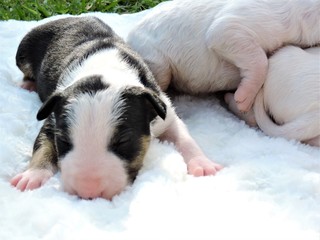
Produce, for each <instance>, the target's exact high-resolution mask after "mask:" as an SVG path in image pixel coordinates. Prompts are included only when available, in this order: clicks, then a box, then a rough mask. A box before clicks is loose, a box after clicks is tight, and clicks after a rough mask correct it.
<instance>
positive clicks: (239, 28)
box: [128, 0, 320, 112]
mask: <svg viewBox="0 0 320 240" xmlns="http://www.w3.org/2000/svg"><path fill="white" fill-rule="evenodd" d="M319 16H320V1H319V0H289V1H288V0H201V1H194V0H175V1H172V2H170V3H168V4H163V5H160V6H159V7H157V8H156V9H154V10H153V11H151V13H149V14H147V16H145V18H144V19H142V20H141V22H139V23H138V24H137V25H136V26H135V27H134V28H133V29H132V31H131V32H130V33H129V35H128V43H129V44H130V45H131V46H132V48H133V49H134V50H136V51H137V52H138V53H140V55H142V57H143V58H144V60H145V61H146V63H147V64H148V65H149V66H150V68H151V71H152V72H153V73H154V75H155V78H156V80H157V82H158V83H159V85H160V87H161V88H162V90H166V89H167V88H168V87H169V86H171V87H172V88H175V89H176V90H178V91H180V92H184V93H188V94H201V93H208V92H217V91H220V90H235V89H236V92H235V95H234V98H235V101H236V103H237V108H238V110H240V111H243V112H246V111H249V110H250V109H251V106H252V103H253V102H254V99H255V97H256V94H257V93H258V91H259V89H260V88H261V86H262V85H263V83H264V81H265V78H266V74H267V70H268V59H267V54H269V53H271V52H273V51H275V50H276V49H278V48H280V47H282V46H284V45H288V44H294V45H299V46H314V45H316V44H319V43H320V28H319Z"/></svg>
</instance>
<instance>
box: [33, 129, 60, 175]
mask: <svg viewBox="0 0 320 240" xmlns="http://www.w3.org/2000/svg"><path fill="white" fill-rule="evenodd" d="M37 140H38V141H39V145H40V147H39V148H37V149H35V150H34V151H33V154H32V158H31V161H30V165H29V168H33V169H47V170H50V171H52V172H57V171H58V166H57V165H56V164H54V162H56V159H57V152H56V149H55V145H54V143H53V142H52V141H50V140H49V139H48V138H47V137H46V136H45V135H44V134H42V135H39V138H38V139H37Z"/></svg>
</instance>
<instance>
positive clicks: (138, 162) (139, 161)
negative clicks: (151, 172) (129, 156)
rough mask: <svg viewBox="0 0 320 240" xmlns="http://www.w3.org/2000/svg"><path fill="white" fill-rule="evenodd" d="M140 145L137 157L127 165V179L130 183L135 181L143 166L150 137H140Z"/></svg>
mask: <svg viewBox="0 0 320 240" xmlns="http://www.w3.org/2000/svg"><path fill="white" fill-rule="evenodd" d="M140 145H141V146H142V147H141V151H140V152H139V155H138V156H137V157H136V158H135V159H134V160H133V161H132V162H131V163H130V164H129V165H128V172H129V179H130V181H131V182H133V181H134V180H135V178H136V177H137V175H138V172H139V170H140V169H141V167H142V165H143V161H144V157H145V155H146V152H147V150H148V148H149V145H150V136H142V138H141V139H140Z"/></svg>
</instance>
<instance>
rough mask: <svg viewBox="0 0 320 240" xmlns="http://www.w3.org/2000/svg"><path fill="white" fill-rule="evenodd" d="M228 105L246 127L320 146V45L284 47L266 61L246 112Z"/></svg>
mask: <svg viewBox="0 0 320 240" xmlns="http://www.w3.org/2000/svg"><path fill="white" fill-rule="evenodd" d="M225 99H226V102H227V103H228V104H229V108H230V109H231V110H232V111H233V112H234V113H235V114H236V115H238V116H239V117H240V118H241V119H243V120H245V121H246V122H247V123H248V124H249V125H250V126H256V125H258V126H259V127H260V128H261V129H262V130H263V131H264V132H265V133H266V134H268V135H270V136H277V137H284V138H287V139H296V140H299V141H302V142H306V143H308V144H310V145H314V146H318V147H320V47H313V48H308V49H305V50H303V49H301V48H298V47H294V46H287V47H284V48H282V49H280V50H279V51H277V52H276V53H275V54H274V55H273V56H272V57H271V58H270V60H269V70H268V74H267V79H266V81H265V83H264V86H263V88H262V89H260V91H259V93H258V95H257V97H256V100H255V102H254V106H253V110H252V111H251V112H249V113H248V114H242V113H240V112H239V111H238V109H237V107H236V103H235V101H234V98H233V96H232V94H228V95H226V96H225Z"/></svg>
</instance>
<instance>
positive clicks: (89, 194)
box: [76, 191, 102, 200]
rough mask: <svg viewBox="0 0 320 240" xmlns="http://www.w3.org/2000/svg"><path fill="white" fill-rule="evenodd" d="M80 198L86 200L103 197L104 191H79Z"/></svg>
mask: <svg viewBox="0 0 320 240" xmlns="http://www.w3.org/2000/svg"><path fill="white" fill-rule="evenodd" d="M76 195H78V196H79V197H80V198H82V199H86V200H92V199H95V198H99V197H102V192H100V191H87V192H86V191H82V192H77V194H76Z"/></svg>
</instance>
